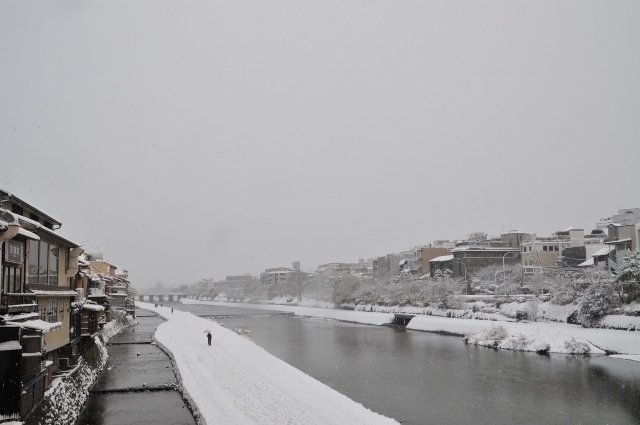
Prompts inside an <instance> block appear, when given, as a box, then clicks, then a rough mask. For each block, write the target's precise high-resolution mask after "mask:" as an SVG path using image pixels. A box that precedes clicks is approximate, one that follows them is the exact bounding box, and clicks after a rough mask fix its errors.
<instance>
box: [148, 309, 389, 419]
mask: <svg viewBox="0 0 640 425" xmlns="http://www.w3.org/2000/svg"><path fill="white" fill-rule="evenodd" d="M136 305H137V306H138V307H140V308H144V309H147V310H150V311H154V312H157V313H158V314H159V315H160V316H162V317H164V318H165V319H167V322H165V323H163V324H162V325H160V326H159V327H158V329H157V331H156V334H155V338H156V340H157V341H158V342H159V343H160V344H162V345H163V346H164V347H166V348H167V349H168V350H169V351H171V353H172V354H173V357H174V359H175V362H176V365H177V368H178V371H179V373H180V378H181V380H182V385H183V387H184V389H185V392H186V393H187V395H188V397H190V398H191V400H192V401H193V403H194V405H195V408H196V410H197V411H196V414H197V415H199V417H200V419H201V420H202V421H203V422H204V423H206V424H216V425H219V424H229V425H243V424H263V425H269V424H305V425H307V424H308V425H312V424H318V425H321V424H345V425H347V424H368V425H369V424H372V425H376V424H385V425H387V424H397V422H396V421H394V420H392V419H389V418H386V417H384V416H382V415H379V414H377V413H374V412H372V411H371V410H369V409H367V408H365V407H364V406H362V405H361V404H359V403H356V402H355V401H353V400H351V399H349V398H348V397H346V396H344V395H342V394H340V393H338V392H337V391H335V390H333V389H331V388H329V387H328V386H326V385H325V384H323V383H321V382H319V381H317V380H315V379H314V378H312V377H310V376H309V375H307V374H305V373H303V372H301V371H299V370H298V369H296V368H294V367H292V366H290V365H289V364H287V363H285V362H283V361H282V360H280V359H278V358H276V357H274V356H272V355H271V354H269V353H268V352H267V351H265V350H264V349H262V348H260V347H258V346H257V345H256V344H254V343H253V342H251V341H249V340H247V339H246V338H244V337H241V336H239V335H237V334H236V333H235V332H233V331H231V330H228V329H226V328H224V327H222V326H219V325H216V324H215V323H213V322H211V321H209V320H206V319H203V318H200V317H197V316H194V315H193V314H191V313H185V312H182V311H178V310H175V311H174V312H173V314H172V313H171V309H170V308H169V307H158V308H156V307H154V305H153V304H149V303H143V302H136ZM278 310H282V309H278ZM205 330H210V331H211V334H212V335H213V340H212V346H208V345H207V338H206V334H205V333H204V331H205Z"/></svg>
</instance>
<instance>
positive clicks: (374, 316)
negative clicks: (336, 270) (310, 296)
mask: <svg viewBox="0 0 640 425" xmlns="http://www.w3.org/2000/svg"><path fill="white" fill-rule="evenodd" d="M180 301H181V302H182V303H183V304H206V305H217V306H225V307H242V308H252V309H256V310H271V311H280V312H289V313H294V314H295V315H296V316H306V317H316V318H322V319H334V320H342V321H344V322H353V323H362V324H364V325H386V324H389V323H391V322H393V319H394V317H395V316H394V315H393V314H392V313H365V312H361V311H353V310H338V309H329V308H313V307H299V306H290V305H267V304H246V303H233V304H229V303H222V302H215V301H198V300H192V299H188V298H182V299H180Z"/></svg>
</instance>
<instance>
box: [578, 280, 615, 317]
mask: <svg viewBox="0 0 640 425" xmlns="http://www.w3.org/2000/svg"><path fill="white" fill-rule="evenodd" d="M589 278H590V280H591V284H590V285H589V287H588V288H587V289H586V290H585V293H584V295H583V296H582V301H581V303H580V316H581V317H582V326H584V327H591V326H593V325H595V324H596V323H597V322H598V321H599V320H600V319H601V318H602V317H604V316H606V315H607V314H610V313H611V312H612V311H613V309H614V308H616V307H617V306H618V305H619V304H620V297H619V295H618V294H616V289H615V279H614V278H613V277H611V275H610V274H609V273H600V272H596V273H592V274H591V275H590V276H589Z"/></svg>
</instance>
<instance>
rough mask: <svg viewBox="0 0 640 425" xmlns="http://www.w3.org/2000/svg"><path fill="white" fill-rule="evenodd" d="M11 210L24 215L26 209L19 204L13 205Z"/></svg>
mask: <svg viewBox="0 0 640 425" xmlns="http://www.w3.org/2000/svg"><path fill="white" fill-rule="evenodd" d="M11 212H14V213H16V214H18V215H24V210H23V209H22V207H19V206H17V205H12V206H11Z"/></svg>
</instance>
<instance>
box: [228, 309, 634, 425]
mask: <svg viewBox="0 0 640 425" xmlns="http://www.w3.org/2000/svg"><path fill="white" fill-rule="evenodd" d="M222 322H223V323H224V324H225V326H227V327H228V328H234V327H236V326H242V327H247V328H249V329H250V330H251V335H252V339H253V340H254V342H255V343H256V344H258V345H260V346H262V347H264V348H265V349H267V350H268V351H269V352H271V353H272V354H273V355H275V356H277V357H279V358H281V359H283V360H284V361H286V362H287V363H289V364H291V365H293V366H295V367H296V368H298V369H300V370H302V371H304V372H306V373H308V374H309V375H311V376H313V377H314V378H316V379H318V380H320V381H322V382H324V383H325V384H327V385H329V386H330V387H332V388H334V389H336V390H337V391H339V392H341V393H343V394H345V395H347V396H348V397H350V398H352V399H353V400H356V401H358V402H360V403H362V404H363V405H365V406H366V407H368V408H370V409H372V410H374V411H376V412H378V413H381V414H384V415H385V416H390V417H393V418H395V419H397V420H399V421H402V423H403V424H431V423H432V424H460V423H471V422H473V423H480V424H511V423H520V424H522V423H544V424H567V423H575V424H577V423H580V424H605V423H609V424H637V423H640V402H639V401H640V365H639V364H638V363H634V362H629V361H623V360H616V359H610V358H607V357H606V356H594V357H573V356H566V355H559V354H556V355H553V354H552V355H549V356H540V355H537V354H532V353H522V352H514V351H497V350H493V349H488V348H483V347H477V346H469V345H465V344H464V343H463V342H462V339H461V338H458V337H450V336H442V335H437V334H431V333H424V332H413V331H406V330H404V329H399V328H392V327H375V326H365V325H357V324H350V323H341V322H336V321H327V320H311V319H302V318H297V317H271V318H252V317H246V318H233V319H225V320H223V321H222Z"/></svg>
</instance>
